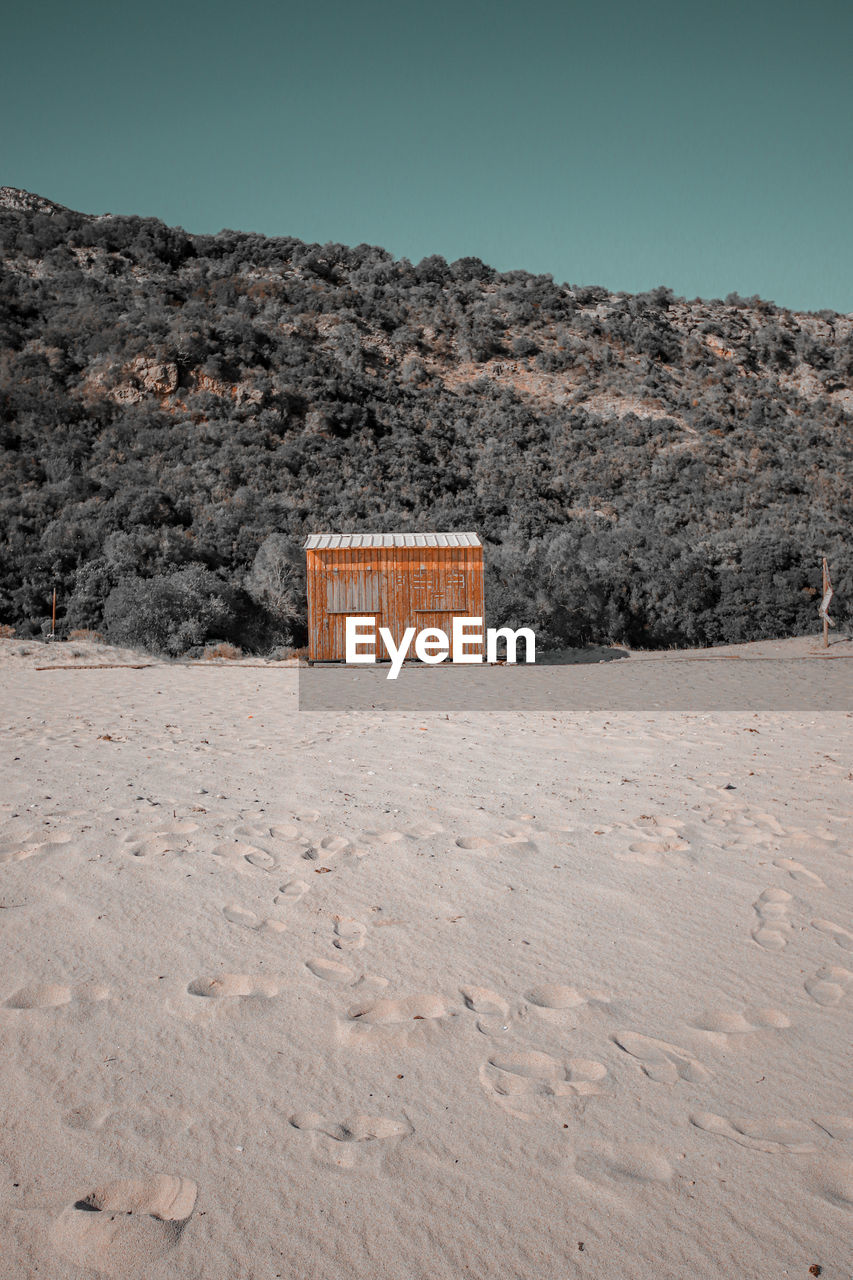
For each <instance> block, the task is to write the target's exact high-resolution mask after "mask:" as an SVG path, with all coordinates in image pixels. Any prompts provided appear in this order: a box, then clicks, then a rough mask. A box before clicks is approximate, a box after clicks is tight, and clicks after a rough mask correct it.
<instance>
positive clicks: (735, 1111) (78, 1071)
mask: <svg viewBox="0 0 853 1280" xmlns="http://www.w3.org/2000/svg"><path fill="white" fill-rule="evenodd" d="M0 649H2V654H1V655H0V659H2V668H3V670H2V694H0V705H2V736H3V762H4V765H3V776H4V783H3V788H2V800H1V801H0V864H2V865H0V872H2V880H0V928H2V938H3V963H2V988H0V1037H2V1067H1V1068H0V1071H2V1096H3V1099H4V1119H3V1126H2V1137H1V1138H0V1188H2V1190H0V1232H2V1238H3V1241H4V1247H3V1254H4V1260H3V1262H2V1264H0V1273H2V1275H3V1277H5V1278H8V1280H30V1278H31V1277H35V1276H44V1277H49V1280H87V1278H90V1277H91V1278H92V1280H94V1278H95V1277H98V1276H103V1275H106V1276H115V1277H122V1278H123V1280H124V1278H127V1280H132V1278H134V1277H140V1278H141V1277H145V1278H147V1277H150V1278H151V1280H276V1278H277V1277H281V1278H284V1277H287V1278H288V1280H342V1278H343V1277H346V1280H460V1278H461V1277H470V1278H471V1280H567V1278H568V1277H575V1276H576V1277H587V1278H589V1280H651V1278H652V1277H654V1278H655V1280H661V1278H665V1280H666V1278H670V1277H671V1278H672V1280H683V1278H686V1277H690V1280H729V1278H734V1277H737V1278H738V1280H768V1278H769V1277H783V1276H791V1277H806V1276H808V1275H809V1268H810V1267H811V1268H814V1267H815V1266H818V1267H820V1268H821V1272H820V1274H822V1275H823V1276H825V1277H826V1278H827V1280H850V1275H851V1272H853V1097H851V1077H853V1072H851V1057H850V1045H851V1043H853V1019H851V1010H853V888H852V887H851V879H853V877H851V872H852V871H853V861H851V859H853V821H851V819H853V754H851V725H853V719H851V713H850V709H849V703H848V704H847V705H846V706H845V705H844V704H843V703H842V702H838V701H837V700H836V701H835V702H832V701H827V696H826V686H825V684H824V683H823V682H825V680H826V679H827V678H828V675H829V669H830V668H831V669H832V672H833V680H834V681H835V682H836V684H835V685H834V686H833V687H834V688H837V687H838V685H837V682H838V681H839V673H847V672H849V673H851V674H853V645H852V644H850V642H849V641H842V640H834V641H833V644H832V646H831V647H830V649H829V650H827V651H821V650H820V648H819V646H818V642H817V641H816V640H812V639H808V640H806V639H801V640H793V641H785V642H772V643H771V642H768V643H767V644H765V645H763V646H761V645H757V646H742V647H738V648H729V649H728V650H713V651H706V652H705V653H704V654H702V653H699V652H698V651H697V652H694V653H693V654H689V653H688V654H685V653H665V654H662V653H657V654H651V655H631V657H630V658H629V659H628V661H627V662H619V663H609V664H608V663H605V664H601V665H598V666H587V667H585V668H584V671H585V673H586V678H588V679H594V678H595V676H596V674H597V673H598V672H600V673H601V674H602V677H604V676H605V675H606V674H607V673H608V671H609V670H610V668H611V667H617V666H618V667H620V668H622V667H624V668H625V669H626V670H627V669H628V668H630V671H631V673H633V680H634V684H635V690H639V691H640V692H642V690H643V688H644V683H643V682H644V681H647V682H650V683H649V686H648V687H649V689H650V690H652V692H650V694H649V696H650V699H651V700H652V701H654V697H653V692H654V689H657V688H658V687H659V684H660V682H661V681H663V683H664V684H665V683H666V680H667V673H668V672H672V671H674V669H675V666H676V664H683V663H685V662H689V661H691V660H692V661H694V662H695V661H697V660H699V659H705V660H709V661H710V660H712V659H713V660H716V659H718V658H719V659H723V658H726V657H728V658H732V659H738V658H740V659H741V661H736V660H733V661H730V662H726V663H723V664H721V665H720V667H719V668H715V670H717V669H719V670H722V669H723V667H724V668H725V672H726V680H727V682H728V686H727V687H728V690H729V692H730V691H731V690H732V689H734V690H735V692H737V690H738V688H741V689H742V690H743V696H744V699H745V700H746V699H747V695H748V691H749V689H750V682H751V679H752V676H751V671H752V670H753V665H754V664H752V663H751V662H750V658H759V659H767V658H773V657H774V656H775V657H781V658H785V659H786V660H788V661H790V663H792V664H793V665H794V666H796V671H797V679H798V681H800V682H801V683H800V684H799V685H798V687H803V686H802V682H803V681H805V682H806V683H805V687H806V688H807V689H809V690H813V694H814V696H813V699H812V700H811V702H810V704H809V705H807V706H803V707H802V708H801V709H788V710H774V709H773V708H772V707H768V708H767V709H761V710H749V711H739V710H737V708H736V705H733V703H732V701H731V699H729V700H728V701H726V700H725V699H723V700H722V703H721V706H720V708H719V709H714V708H713V707H712V706H704V705H703V706H702V708H701V709H697V710H691V709H686V710H680V711H679V710H654V709H653V710H649V711H647V712H644V711H642V710H621V709H620V708H619V706H618V705H616V706H614V707H613V708H612V709H611V708H610V707H608V708H607V709H605V710H599V711H596V710H586V711H578V712H576V713H574V712H571V711H569V710H566V709H564V708H560V707H556V708H554V709H553V710H541V709H540V710H530V711H527V712H525V711H518V710H517V711H513V712H511V713H509V712H503V713H502V712H500V711H499V710H495V711H470V712H468V711H464V710H453V709H447V708H445V707H442V708H441V709H440V710H437V711H433V712H424V711H417V710H415V711H397V712H386V711H382V710H377V709H358V710H355V711H340V712H336V711H316V712H306V711H299V709H298V689H297V680H298V677H299V672H298V671H297V669H296V668H295V667H293V666H287V665H284V664H281V663H266V664H265V663H263V662H261V661H257V660H255V661H251V662H250V661H248V660H246V661H244V662H231V663H224V662H223V663H197V664H193V665H186V664H179V663H166V662H161V661H159V660H157V659H154V658H150V657H148V656H146V655H141V654H138V653H132V652H130V651H117V650H111V649H108V648H106V647H105V646H99V645H91V644H80V645H70V644H56V645H52V646H45V645H41V644H36V643H28V642H24V641H20V640H3V641H0ZM39 667H46V668H48V669H46V670H39V669H37V668H39ZM608 678H612V675H611V676H608ZM622 678H623V679H624V675H623V676H622ZM847 680H848V684H847V687H848V690H849V688H850V687H851V686H853V680H850V677H849V676H848V677H847ZM654 682H658V683H657V684H655V683H654ZM738 682H740V684H739V683H738ZM655 696H656V695H655ZM812 1274H817V1273H816V1272H814V1271H812Z"/></svg>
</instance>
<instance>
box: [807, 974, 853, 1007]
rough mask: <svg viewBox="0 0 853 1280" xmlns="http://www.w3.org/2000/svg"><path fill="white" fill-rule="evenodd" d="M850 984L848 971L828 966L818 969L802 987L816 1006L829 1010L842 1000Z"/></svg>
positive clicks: (851, 976)
mask: <svg viewBox="0 0 853 1280" xmlns="http://www.w3.org/2000/svg"><path fill="white" fill-rule="evenodd" d="M851 982H853V973H851V972H850V970H849V969H842V967H841V966H840V965H835V964H828V965H824V967H823V968H822V969H818V971H817V973H815V974H813V975H812V977H811V978H806V980H805V982H804V983H803V986H804V987H805V989H806V991H807V992H808V994H809V995H810V996H811V998H812V1000H814V1002H815V1003H816V1004H819V1005H822V1006H823V1008H825V1009H831V1008H833V1006H834V1005H837V1004H840V1003H841V1001H842V1000H843V999H844V995H845V993H846V991H847V988H848V986H849V985H850V983H851Z"/></svg>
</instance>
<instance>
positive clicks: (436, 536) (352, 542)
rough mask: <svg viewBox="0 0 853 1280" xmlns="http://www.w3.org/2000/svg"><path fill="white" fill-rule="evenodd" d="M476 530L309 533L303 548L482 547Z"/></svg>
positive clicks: (335, 549)
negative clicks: (455, 531) (454, 531)
mask: <svg viewBox="0 0 853 1280" xmlns="http://www.w3.org/2000/svg"><path fill="white" fill-rule="evenodd" d="M482 545H483V544H482V542H481V541H480V539H479V537H478V536H477V534H476V533H472V532H468V533H453V532H449V533H311V534H309V535H308V537H307V538H306V539H305V543H304V545H303V548H302V549H303V551H339V550H344V549H345V548H347V547H481V546H482Z"/></svg>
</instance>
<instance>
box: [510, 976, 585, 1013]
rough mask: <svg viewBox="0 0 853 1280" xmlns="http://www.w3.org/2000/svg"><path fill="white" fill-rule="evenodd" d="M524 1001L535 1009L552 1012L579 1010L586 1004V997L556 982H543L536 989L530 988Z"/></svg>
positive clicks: (572, 988)
mask: <svg viewBox="0 0 853 1280" xmlns="http://www.w3.org/2000/svg"><path fill="white" fill-rule="evenodd" d="M525 999H526V1000H528V1001H529V1002H530V1003H531V1004H532V1005H535V1006H536V1008H537V1009H551V1010H554V1011H562V1010H565V1009H579V1008H580V1006H581V1005H584V1004H586V1003H587V1000H586V996H582V995H581V993H580V992H579V991H576V990H575V988H574V987H564V986H560V985H559V983H556V982H543V983H540V985H539V986H537V987H532V988H531V990H530V991H528V992H527V994H526V996H525Z"/></svg>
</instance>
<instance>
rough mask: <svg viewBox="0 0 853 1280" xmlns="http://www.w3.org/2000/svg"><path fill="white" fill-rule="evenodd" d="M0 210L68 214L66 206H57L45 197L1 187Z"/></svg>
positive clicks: (18, 189) (17, 189)
mask: <svg viewBox="0 0 853 1280" xmlns="http://www.w3.org/2000/svg"><path fill="white" fill-rule="evenodd" d="M0 209H8V210H9V211H10V212H11V213H66V212H67V210H66V207H65V205H64V204H56V202H55V201H53V200H45V198H44V196H37V195H34V194H33V193H32V192H31V191H24V190H22V189H21V188H20V187H0Z"/></svg>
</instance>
